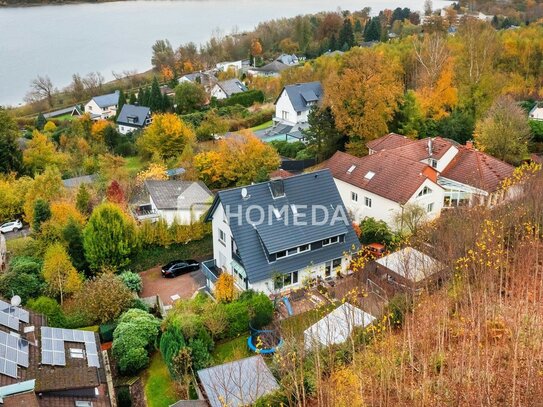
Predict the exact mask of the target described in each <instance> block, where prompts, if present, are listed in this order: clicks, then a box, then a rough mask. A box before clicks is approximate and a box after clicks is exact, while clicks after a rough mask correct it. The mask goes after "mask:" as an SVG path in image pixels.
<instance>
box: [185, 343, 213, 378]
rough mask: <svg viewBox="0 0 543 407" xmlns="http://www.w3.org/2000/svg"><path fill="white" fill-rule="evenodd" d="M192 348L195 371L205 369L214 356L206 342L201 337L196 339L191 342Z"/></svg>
mask: <svg viewBox="0 0 543 407" xmlns="http://www.w3.org/2000/svg"><path fill="white" fill-rule="evenodd" d="M189 346H190V349H191V359H192V368H193V370H195V371H198V370H200V369H205V368H206V367H208V366H209V365H210V364H211V361H212V358H211V354H210V353H209V350H208V348H207V346H206V344H205V343H204V342H203V341H202V340H201V339H195V340H193V341H191V342H190V344H189Z"/></svg>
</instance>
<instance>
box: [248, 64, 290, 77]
mask: <svg viewBox="0 0 543 407" xmlns="http://www.w3.org/2000/svg"><path fill="white" fill-rule="evenodd" d="M288 68H291V65H287V64H285V63H283V62H281V61H277V60H275V61H272V62H270V63H269V64H266V65H264V66H261V67H259V68H256V67H254V68H250V69H249V70H248V71H247V74H248V75H251V76H263V77H267V76H269V77H277V76H279V75H280V74H281V72H283V71H284V70H285V69H288Z"/></svg>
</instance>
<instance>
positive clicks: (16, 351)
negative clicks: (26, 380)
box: [0, 331, 29, 378]
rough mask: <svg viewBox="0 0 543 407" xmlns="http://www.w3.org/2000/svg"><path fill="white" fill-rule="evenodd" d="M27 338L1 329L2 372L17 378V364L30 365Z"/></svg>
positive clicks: (0, 361) (0, 365)
mask: <svg viewBox="0 0 543 407" xmlns="http://www.w3.org/2000/svg"><path fill="white" fill-rule="evenodd" d="M28 349H29V343H28V341H27V340H26V339H22V338H19V337H17V336H15V335H10V334H7V333H5V332H3V331H0V373H1V374H5V375H6V376H10V377H13V378H17V365H19V366H23V367H28V363H29V361H28Z"/></svg>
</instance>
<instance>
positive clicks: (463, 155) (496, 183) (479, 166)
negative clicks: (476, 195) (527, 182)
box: [441, 146, 515, 192]
mask: <svg viewBox="0 0 543 407" xmlns="http://www.w3.org/2000/svg"><path fill="white" fill-rule="evenodd" d="M458 149H459V151H458V154H457V155H456V157H455V158H454V159H453V161H452V162H451V163H450V164H449V165H448V166H447V168H445V170H444V171H443V172H442V173H441V175H442V176H443V177H445V178H448V179H451V180H453V181H457V182H460V183H462V184H466V185H470V186H472V187H475V188H478V189H482V190H483V191H487V192H494V191H496V190H497V189H498V188H499V187H500V184H501V182H502V181H503V180H504V179H505V178H508V177H510V176H511V175H513V171H514V170H515V167H513V166H512V165H509V164H507V163H505V162H503V161H501V160H498V159H497V158H494V157H492V156H490V155H488V154H485V153H483V152H481V151H477V150H473V149H469V148H466V147H462V146H460V147H459V148H458Z"/></svg>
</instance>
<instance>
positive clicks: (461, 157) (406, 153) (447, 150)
mask: <svg viewBox="0 0 543 407" xmlns="http://www.w3.org/2000/svg"><path fill="white" fill-rule="evenodd" d="M367 146H368V150H369V155H368V156H366V157H362V158H359V157H353V156H350V155H348V154H345V153H340V152H338V153H336V154H335V155H334V156H333V157H332V158H331V159H330V160H328V161H327V162H325V163H324V165H323V166H324V167H326V168H330V169H331V171H332V173H333V174H334V178H335V179H336V183H337V184H338V189H339V190H340V193H341V195H342V197H343V199H344V200H345V202H346V203H349V204H348V205H347V206H348V207H350V209H351V210H352V212H353V213H355V214H356V217H357V219H362V218H364V217H366V216H372V217H375V218H377V219H380V220H384V221H385V222H387V223H388V224H389V225H390V226H398V225H394V222H393V218H394V214H395V213H396V214H397V213H399V212H401V211H402V210H403V208H404V207H405V205H406V204H407V203H414V204H418V205H420V206H422V207H423V208H426V210H427V212H428V214H429V218H430V219H431V218H435V217H436V216H439V214H440V212H441V209H443V208H450V207H457V206H473V205H487V206H493V205H495V204H498V203H500V202H502V201H503V200H504V199H506V198H508V197H509V196H510V195H511V194H513V193H516V192H515V191H513V189H511V190H508V191H505V190H504V189H503V188H502V184H503V181H504V180H505V179H506V178H509V177H511V176H512V175H513V171H514V167H513V166H511V165H509V164H507V163H505V162H503V161H500V160H498V159H496V158H494V157H492V156H489V155H487V154H485V153H482V152H480V151H477V150H476V149H474V148H473V144H472V143H471V142H468V143H467V144H466V145H465V146H462V145H460V144H458V143H456V142H454V141H452V140H448V139H444V138H441V137H435V138H426V139H421V140H411V139H408V138H406V137H403V136H400V135H398V134H393V133H392V134H388V135H386V136H384V137H381V138H379V139H377V140H372V141H370V142H369V143H368V144H367ZM360 190H362V191H363V195H362V196H360V195H359V192H360ZM376 197H379V198H378V200H377V202H378V204H377V205H374V200H373V199H374V198H376ZM382 198H384V199H385V200H383V199H382Z"/></svg>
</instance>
